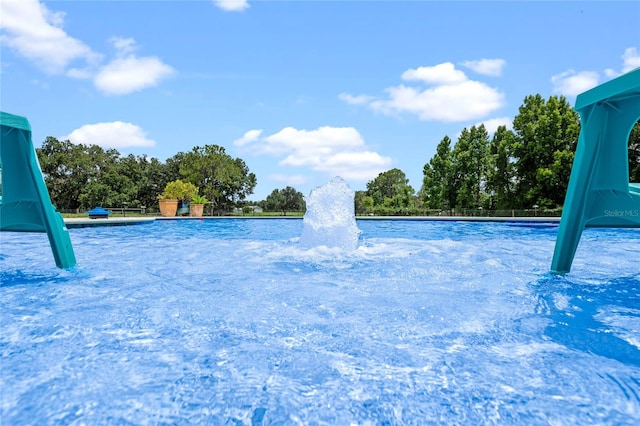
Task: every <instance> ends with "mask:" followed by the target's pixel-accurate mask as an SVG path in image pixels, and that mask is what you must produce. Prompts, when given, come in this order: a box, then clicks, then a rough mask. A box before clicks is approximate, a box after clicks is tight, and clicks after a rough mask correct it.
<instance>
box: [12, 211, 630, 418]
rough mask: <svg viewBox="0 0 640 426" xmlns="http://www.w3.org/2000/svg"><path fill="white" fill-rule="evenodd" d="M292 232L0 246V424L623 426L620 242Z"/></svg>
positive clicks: (457, 228)
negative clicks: (562, 269)
mask: <svg viewBox="0 0 640 426" xmlns="http://www.w3.org/2000/svg"><path fill="white" fill-rule="evenodd" d="M358 227H359V228H360V229H361V230H362V234H361V235H360V239H359V243H358V246H357V249H356V250H355V251H343V250H340V249H336V248H326V247H302V246H301V245H300V244H299V238H300V235H301V231H302V220H299V219H212V220H185V221H178V220H176V221H156V222H153V223H150V224H145V225H139V226H128V227H100V228H81V229H72V230H70V233H71V239H72V242H73V244H74V248H75V252H76V257H77V259H78V266H77V268H76V269H75V270H73V271H64V270H58V269H57V268H56V267H55V264H54V262H53V259H52V255H51V250H50V247H49V244H48V240H47V238H46V235H45V234H13V233H3V234H0V238H2V244H1V247H0V268H1V269H2V272H0V279H1V283H2V285H1V288H0V319H1V331H0V351H1V357H2V358H1V361H2V363H1V369H2V370H1V371H2V380H1V386H2V389H1V392H0V394H1V396H0V398H1V410H0V415H1V416H0V418H2V423H3V424H214V425H218V424H258V425H259V424H265V425H266V424H283V425H289V424H305V425H306V424H330V425H349V424H360V425H364V424H387V425H398V424H442V423H447V424H595V423H597V424H616V425H619V424H623V425H624V424H628V425H632V424H634V425H635V424H638V423H639V422H640V267H639V264H638V260H639V259H640V231H639V230H631V229H620V230H604V229H599V230H586V231H585V232H584V234H583V235H582V239H581V242H580V245H579V247H578V252H577V254H576V258H575V261H574V264H573V268H572V273H571V274H568V275H566V276H564V277H561V276H553V275H550V274H549V273H548V270H549V266H550V261H551V256H552V254H553V247H554V242H555V235H556V232H557V228H556V227H555V226H553V225H545V224H542V225H540V224H515V223H471V222H429V221H403V220H380V221H379V220H367V221H358Z"/></svg>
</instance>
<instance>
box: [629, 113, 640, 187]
mask: <svg viewBox="0 0 640 426" xmlns="http://www.w3.org/2000/svg"><path fill="white" fill-rule="evenodd" d="M629 182H640V121H638V122H637V123H636V124H635V126H633V129H631V134H630V135H629Z"/></svg>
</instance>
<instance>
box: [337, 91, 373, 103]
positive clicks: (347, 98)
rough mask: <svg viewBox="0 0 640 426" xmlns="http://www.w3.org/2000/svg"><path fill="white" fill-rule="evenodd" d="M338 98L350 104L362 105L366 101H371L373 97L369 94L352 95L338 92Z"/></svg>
mask: <svg viewBox="0 0 640 426" xmlns="http://www.w3.org/2000/svg"><path fill="white" fill-rule="evenodd" d="M338 99H340V100H342V101H345V102H346V103H348V104H351V105H364V104H367V103H369V102H371V101H372V100H374V99H375V98H374V97H373V96H369V95H358V96H353V95H350V94H348V93H340V94H339V95H338Z"/></svg>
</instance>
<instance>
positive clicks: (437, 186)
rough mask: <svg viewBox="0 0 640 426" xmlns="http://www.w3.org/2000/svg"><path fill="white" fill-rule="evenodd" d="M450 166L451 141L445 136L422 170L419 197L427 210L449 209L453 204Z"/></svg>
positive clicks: (453, 194) (453, 189) (453, 195)
mask: <svg viewBox="0 0 640 426" xmlns="http://www.w3.org/2000/svg"><path fill="white" fill-rule="evenodd" d="M451 166H452V164H451V139H450V138H449V136H445V137H444V138H443V139H442V140H441V141H440V143H439V144H438V147H437V148H436V153H435V155H434V156H433V157H432V158H431V160H429V163H427V164H425V165H424V168H423V169H422V174H423V176H424V177H423V179H422V187H421V188H420V197H421V199H422V202H423V203H424V204H425V206H426V207H427V208H430V209H449V208H451V207H453V206H454V204H455V188H454V187H453V170H452V167H451Z"/></svg>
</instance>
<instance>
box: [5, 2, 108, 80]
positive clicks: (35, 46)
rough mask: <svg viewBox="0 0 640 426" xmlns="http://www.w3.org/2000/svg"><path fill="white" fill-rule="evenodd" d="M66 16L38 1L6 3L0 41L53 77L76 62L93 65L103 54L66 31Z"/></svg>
mask: <svg viewBox="0 0 640 426" xmlns="http://www.w3.org/2000/svg"><path fill="white" fill-rule="evenodd" d="M63 23H64V13H62V12H52V11H50V10H49V9H47V7H46V6H45V5H44V4H41V3H39V2H38V1H37V0H21V1H3V2H2V19H1V20H0V29H1V30H2V34H1V35H0V41H1V42H2V44H4V45H6V46H8V47H10V48H12V49H13V50H15V51H16V52H17V53H18V54H19V55H21V56H23V57H25V58H27V59H29V60H30V61H33V62H34V63H35V64H36V65H37V66H38V67H39V68H41V69H42V70H43V71H45V72H47V73H50V74H62V73H64V72H65V70H66V68H67V67H68V66H69V65H70V64H71V63H72V62H74V61H82V62H84V63H85V64H86V63H88V64H93V63H96V62H97V61H99V60H100V58H101V55H99V54H97V53H95V52H93V51H92V50H91V49H90V48H89V46H87V45H86V44H85V43H83V42H82V41H80V40H78V39H75V38H73V37H71V36H69V35H68V34H67V33H66V32H65V31H64V30H63V29H62V25H63Z"/></svg>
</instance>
